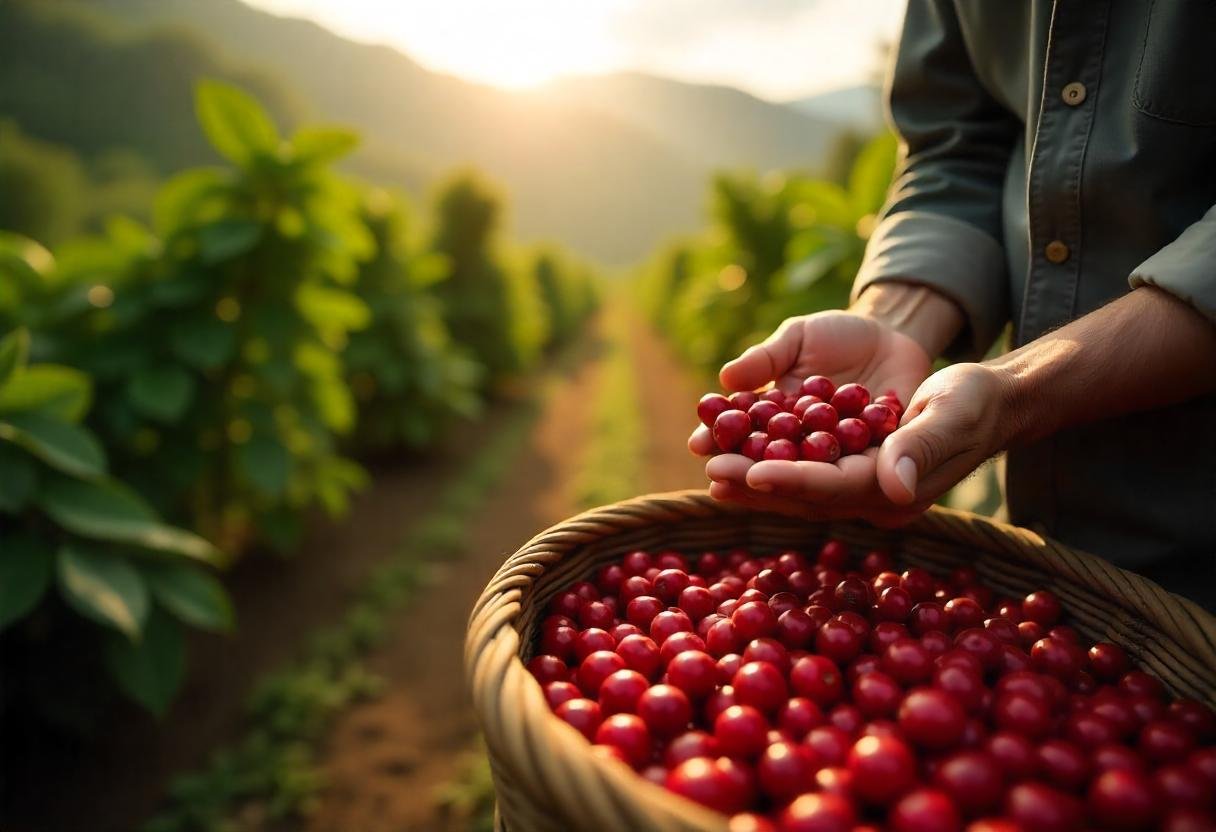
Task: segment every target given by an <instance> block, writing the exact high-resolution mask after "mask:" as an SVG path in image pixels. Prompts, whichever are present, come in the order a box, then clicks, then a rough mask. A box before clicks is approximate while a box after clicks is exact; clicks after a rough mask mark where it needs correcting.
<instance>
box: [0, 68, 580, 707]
mask: <svg viewBox="0 0 1216 832" xmlns="http://www.w3.org/2000/svg"><path fill="white" fill-rule="evenodd" d="M196 103H197V112H198V117H199V121H200V124H201V127H202V130H203V132H204V134H205V135H206V137H207V139H208V140H209V142H210V143H211V145H212V146H213V147H214V148H215V150H216V151H217V152H218V153H219V154H220V155H221V156H222V157H223V158H224V159H225V160H226V161H227V163H228V164H227V166H226V167H223V168H203V169H196V170H189V171H186V172H184V173H181V174H179V175H178V176H176V177H175V178H174V179H172V180H171V181H170V182H169V183H168V184H166V185H165V187H164V188H163V189H162V190H161V191H160V193H159V194H158V195H157V197H156V201H155V205H154V210H153V221H152V227H151V228H145V227H143V226H142V225H140V224H138V223H135V222H134V221H131V220H127V219H122V218H116V219H113V220H111V221H110V222H109V224H108V226H107V230H106V233H105V234H104V235H101V236H96V237H88V238H82V239H77V240H73V241H70V242H69V243H66V244H64V245H63V246H61V247H59V248H58V250H57V251H55V252H54V254H53V255H52V254H51V253H50V252H48V251H47V250H46V249H44V248H42V247H41V246H40V245H38V244H37V243H35V242H33V241H31V240H28V239H25V238H22V237H19V236H17V235H13V234H3V233H0V336H2V337H3V340H0V470H3V472H4V475H3V476H2V477H0V639H3V646H4V648H5V650H6V654H7V655H8V656H10V657H12V658H13V664H12V665H11V666H10V670H11V671H12V672H11V673H10V674H9V676H10V679H11V684H10V685H9V686H8V688H7V691H6V695H8V696H10V697H12V698H14V699H17V700H20V702H21V704H29V703H42V702H45V701H52V702H55V701H59V700H61V699H62V693H60V694H57V696H52V697H51V698H50V700H46V699H45V697H46V694H47V691H46V690H45V689H44V688H46V687H49V686H50V685H51V681H50V675H51V674H48V673H46V672H45V670H46V665H48V664H49V663H51V662H52V661H53V662H54V663H56V664H57V665H67V667H68V670H69V672H67V673H66V674H65V673H61V672H57V673H56V674H54V675H55V678H56V679H59V680H62V679H64V678H65V677H67V678H69V679H72V677H73V676H74V675H75V676H79V677H81V678H83V677H85V676H88V675H90V674H91V673H92V672H93V671H94V670H95V669H97V668H95V665H96V664H97V661H96V659H97V657H98V656H101V657H103V663H104V666H105V668H106V670H108V672H109V675H110V676H111V677H112V678H113V679H114V680H115V681H116V682H117V683H118V686H119V687H120V688H121V689H122V690H123V691H124V692H125V693H126V694H128V695H129V696H131V697H132V698H134V699H135V700H136V701H138V702H140V703H141V704H143V705H144V706H146V707H148V708H149V709H151V710H154V711H158V712H159V711H163V710H164V708H165V707H166V706H167V704H168V702H169V701H170V700H171V698H172V695H173V693H174V691H175V690H176V688H177V686H178V685H179V683H180V681H181V679H182V677H183V673H184V668H185V656H184V650H183V630H182V628H183V626H188V627H196V628H202V629H209V630H226V629H229V628H231V627H232V626H233V620H232V612H231V607H230V604H229V602H228V600H227V597H226V595H225V592H224V589H223V587H222V584H221V583H220V582H219V580H217V577H216V574H215V571H214V568H215V567H222V566H224V565H225V564H227V563H228V562H230V561H231V559H232V558H233V557H235V556H238V555H239V554H240V553H242V552H244V551H246V550H248V549H249V548H250V547H253V546H259V547H269V548H274V549H279V550H286V549H288V548H290V547H291V546H292V544H293V543H294V541H295V540H296V539H297V536H298V534H299V532H300V529H301V526H302V519H303V517H304V512H306V511H308V510H310V509H312V508H313V507H317V506H319V507H322V508H323V509H325V510H326V511H327V512H329V513H330V514H332V515H340V514H342V513H343V511H344V510H345V509H346V506H347V502H348V500H349V498H350V495H351V494H352V493H353V492H355V491H356V490H358V489H359V488H360V487H362V486H363V485H365V484H366V482H367V476H366V474H365V472H364V471H363V469H362V468H361V467H360V465H359V464H358V463H357V462H356V461H355V460H356V458H358V457H363V456H367V455H370V454H374V453H375V452H378V451H384V450H390V449H392V450H396V449H402V448H421V447H425V446H427V445H428V444H430V443H433V442H435V441H436V440H437V439H438V438H439V436H440V435H441V434H442V432H443V430H444V428H445V427H446V426H447V425H448V424H449V423H450V422H452V421H453V420H454V419H467V418H469V417H474V416H476V414H477V413H478V411H479V408H480V407H481V405H482V403H483V401H484V400H485V399H486V397H487V396H490V395H492V394H493V393H494V392H495V391H497V390H501V389H503V387H504V385H506V384H508V383H509V382H510V381H511V380H512V379H513V378H515V377H517V376H518V375H519V374H520V373H522V372H525V371H527V370H529V369H530V368H531V367H533V366H534V365H535V364H536V363H537V361H538V360H539V359H540V358H541V356H542V355H543V354H544V352H545V351H546V350H547V349H549V348H550V347H552V346H554V345H556V344H557V343H559V342H561V341H562V340H564V339H566V338H568V337H569V336H570V335H571V334H572V333H573V332H575V331H577V328H578V326H579V324H580V322H581V321H582V320H583V319H584V318H585V317H586V316H587V314H588V313H589V312H590V311H591V309H592V307H593V306H594V303H595V296H594V291H593V287H592V282H591V277H590V274H589V272H588V270H587V269H586V268H585V267H583V266H582V265H580V264H577V263H574V262H572V261H571V260H570V259H569V258H567V257H566V256H565V255H563V254H562V253H561V252H559V251H556V250H553V249H549V248H535V249H530V250H523V249H519V248H511V249H508V248H506V247H504V246H503V245H502V244H501V242H500V241H499V239H498V227H499V224H500V222H501V208H502V206H501V203H500V201H499V199H498V198H497V197H496V196H495V195H494V193H493V192H492V191H490V190H488V189H487V188H486V186H484V185H483V184H481V183H480V182H479V181H478V180H477V178H476V177H474V176H473V175H471V174H464V175H460V176H458V177H456V178H455V179H453V180H452V181H451V182H450V183H449V185H448V186H447V187H446V188H445V189H443V190H442V191H441V193H440V195H439V197H438V199H437V202H436V204H435V208H434V216H433V218H432V219H431V222H430V223H428V228H427V230H426V231H423V230H422V229H420V228H419V227H416V226H415V224H414V223H412V221H411V218H410V215H409V211H408V208H407V206H406V205H405V204H404V202H403V201H402V200H401V199H400V198H399V197H396V196H393V195H390V194H388V193H386V192H384V191H381V190H377V189H374V188H371V187H368V186H366V185H363V184H361V183H357V182H355V181H352V180H351V179H348V178H346V177H343V176H342V175H340V174H338V173H336V172H335V171H334V170H333V168H332V165H333V163H334V162H335V161H336V160H338V159H340V158H341V157H343V156H344V155H345V154H346V153H348V152H349V151H350V150H351V149H353V147H354V146H355V144H356V141H357V139H356V136H355V135H354V134H353V133H351V132H348V131H346V130H342V129H336V128H328V127H325V128H305V129H302V130H300V131H299V132H297V133H296V134H295V135H294V136H292V137H290V138H289V139H284V138H282V137H280V136H279V134H278V131H277V129H276V127H275V125H274V124H273V122H272V121H271V120H270V119H269V117H268V116H267V115H266V114H265V112H264V111H263V110H262V109H261V107H260V106H259V105H258V103H257V102H255V101H254V100H253V99H251V98H250V97H249V96H247V95H246V94H244V93H242V92H241V91H239V90H237V89H234V88H231V87H227V86H223V85H220V84H216V83H204V84H202V85H200V87H199V89H198V94H197V102H196ZM64 645H72V649H71V651H70V652H67V653H65V652H62V651H60V650H57V649H53V648H57V647H62V646H64ZM98 645H100V649H94V648H95V647H97V646H98ZM82 646H83V649H81V648H82ZM72 681H73V682H75V681H79V680H77V679H72ZM9 704H13V703H12V702H10V703H9Z"/></svg>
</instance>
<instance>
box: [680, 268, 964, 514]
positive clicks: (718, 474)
mask: <svg viewBox="0 0 1216 832" xmlns="http://www.w3.org/2000/svg"><path fill="white" fill-rule="evenodd" d="M961 325H962V317H961V313H959V311H958V309H957V308H956V307H955V306H954V304H953V302H952V301H950V300H947V299H946V298H944V297H942V296H940V295H937V294H936V293H935V292H933V291H932V290H929V289H926V288H923V287H918V286H911V285H905V284H884V285H880V286H875V287H872V288H871V289H869V290H867V292H866V293H865V294H864V295H863V296H862V298H861V300H860V301H859V303H858V304H856V305H855V306H854V307H853V308H852V309H851V310H849V311H847V312H841V311H832V312H819V313H816V314H813V315H806V316H802V317H798V318H791V319H789V320H788V321H786V322H785V323H784V324H782V326H781V327H780V328H779V329H778V330H777V332H775V333H774V334H773V335H772V336H771V337H769V338H768V339H767V340H766V341H765V342H764V343H762V344H759V345H757V346H755V347H751V348H749V349H748V350H747V351H745V352H744V353H743V355H741V356H740V357H739V358H737V359H735V360H734V361H732V362H730V363H728V364H727V365H726V366H725V367H723V368H722V372H721V381H722V385H723V387H725V388H726V389H728V390H754V389H756V388H759V387H762V386H764V385H765V384H768V383H769V382H775V383H776V385H777V386H778V387H779V388H780V389H782V390H784V391H786V392H793V391H794V390H796V389H797V388H798V386H799V384H800V383H801V382H802V379H804V378H805V377H806V376H809V375H826V376H829V377H830V378H832V380H833V381H835V382H837V383H838V384H839V383H844V382H858V383H860V384H863V385H865V386H866V387H868V388H869V389H870V390H871V391H873V392H874V393H875V394H882V393H887V392H894V393H895V394H896V395H897V396H899V398H900V401H903V402H908V401H909V400H910V399H911V397H912V393H913V391H914V390H916V388H917V387H918V385H920V383H921V382H922V381H923V380H924V378H925V377H926V376H927V375H928V374H929V369H930V366H931V356H933V355H935V354H936V353H937V352H939V351H940V350H941V349H943V348H944V347H945V346H946V344H947V343H949V341H950V340H951V339H953V338H954V336H955V335H956V334H957V333H958V331H959V329H960V328H961ZM688 446H689V449H690V450H692V451H693V453H696V454H700V455H702V456H704V455H708V454H711V453H713V451H714V444H713V438H712V436H711V434H710V431H709V429H708V428H706V427H704V426H701V427H698V428H697V430H696V431H694V432H693V435H692V436H691V437H690V439H689V442H688ZM877 459H878V451H877V449H874V448H871V449H869V450H868V451H866V452H865V453H864V454H857V455H853V456H848V457H845V458H843V459H841V460H840V462H839V463H837V464H828V463H823V462H779V461H775V460H769V461H764V462H759V463H756V462H753V461H752V460H750V459H748V458H747V457H745V456H742V455H739V454H722V455H719V456H716V457H713V458H712V459H710V460H709V462H708V463H707V465H706V467H705V471H706V474H707V475H708V476H709V478H710V480H712V484H711V486H710V494H711V495H713V496H715V497H718V498H720V499H724V500H733V501H736V502H745V503H748V504H751V505H756V506H758V507H764V508H768V509H770V510H774V511H781V512H784V513H791V514H796V515H797V516H810V515H813V516H816V517H823V516H829V515H830V516H858V515H862V516H866V517H868V518H869V519H871V520H873V521H874V522H879V523H894V522H902V521H903V520H906V519H907V518H908V517H910V516H911V515H912V513H913V511H914V510H913V509H911V508H908V507H906V506H904V505H896V504H893V503H891V502H890V501H889V500H888V499H887V498H886V497H885V496H884V495H883V493H882V492H881V490H880V488H879V481H878V475H877V467H876V462H877Z"/></svg>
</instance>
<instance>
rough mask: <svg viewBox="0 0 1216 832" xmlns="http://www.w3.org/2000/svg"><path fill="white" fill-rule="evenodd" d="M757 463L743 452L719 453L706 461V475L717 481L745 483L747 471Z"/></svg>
mask: <svg viewBox="0 0 1216 832" xmlns="http://www.w3.org/2000/svg"><path fill="white" fill-rule="evenodd" d="M755 464H756V463H754V462H752V461H751V460H750V459H748V458H747V457H745V456H743V455H741V454H718V456H715V457H711V458H710V460H709V462H707V463H705V476H707V477H709V478H710V479H711V480H714V481H715V482H733V483H737V484H739V485H744V484H745V483H746V482H747V472H748V469H749V468H751V467H752V466H753V465H755Z"/></svg>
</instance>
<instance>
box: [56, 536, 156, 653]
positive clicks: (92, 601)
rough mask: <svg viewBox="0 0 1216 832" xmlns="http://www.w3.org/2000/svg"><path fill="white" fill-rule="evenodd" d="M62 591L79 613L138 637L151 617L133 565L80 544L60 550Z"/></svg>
mask: <svg viewBox="0 0 1216 832" xmlns="http://www.w3.org/2000/svg"><path fill="white" fill-rule="evenodd" d="M58 568H59V589H60V590H61V591H62V593H63V597H64V600H66V601H67V602H68V604H69V605H70V606H71V607H72V608H73V609H74V610H76V612H78V613H80V614H81V615H83V616H85V617H86V618H91V619H93V620H94V621H96V622H98V623H99V624H104V625H105V626H107V627H113V628H114V629H116V630H118V631H119V632H121V633H124V634H125V635H126V636H127V637H128V638H130V639H137V638H139V634H140V629H141V628H142V627H143V624H144V619H146V618H147V616H148V588H147V587H146V586H145V585H144V581H143V578H141V577H140V575H139V572H137V571H136V570H135V567H133V566H132V565H131V564H130V563H128V562H127V561H126V560H124V559H123V558H121V557H115V556H113V555H107V554H103V553H101V552H98V551H96V550H93V549H89V548H85V547H83V546H80V545H65V546H61V547H60V548H59V558H58Z"/></svg>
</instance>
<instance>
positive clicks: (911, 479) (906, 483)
mask: <svg viewBox="0 0 1216 832" xmlns="http://www.w3.org/2000/svg"><path fill="white" fill-rule="evenodd" d="M895 476H896V477H898V478H899V481H900V483H901V484H902V485H903V487H904V488H906V489H908V493H909V494H916V463H915V462H913V461H912V457H910V456H904V457H900V458H899V461H898V462H896V463H895Z"/></svg>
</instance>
